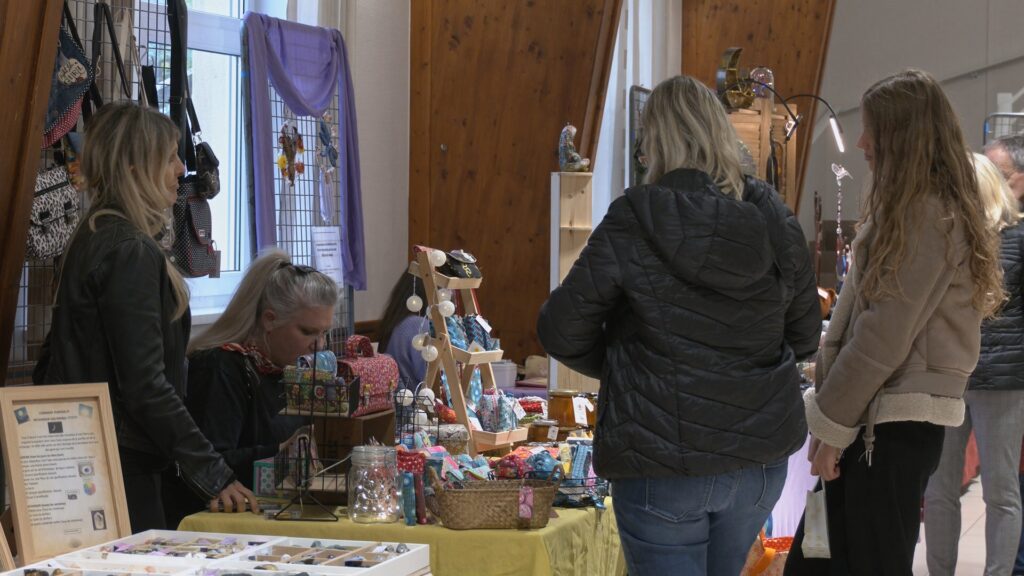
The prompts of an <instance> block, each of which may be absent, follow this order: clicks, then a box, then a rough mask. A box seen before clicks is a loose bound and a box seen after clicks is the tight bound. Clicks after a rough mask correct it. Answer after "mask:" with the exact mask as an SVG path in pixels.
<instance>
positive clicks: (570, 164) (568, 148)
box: [558, 123, 590, 172]
mask: <svg viewBox="0 0 1024 576" xmlns="http://www.w3.org/2000/svg"><path fill="white" fill-rule="evenodd" d="M575 138H576V127H575V126H573V125H572V124H568V123H566V125H565V128H562V135H561V136H560V137H559V138H558V169H559V170H561V171H562V172H586V171H587V170H588V169H589V168H590V158H583V157H582V156H580V154H579V152H577V151H576V146H575V145H574V144H573V140H574V139H575Z"/></svg>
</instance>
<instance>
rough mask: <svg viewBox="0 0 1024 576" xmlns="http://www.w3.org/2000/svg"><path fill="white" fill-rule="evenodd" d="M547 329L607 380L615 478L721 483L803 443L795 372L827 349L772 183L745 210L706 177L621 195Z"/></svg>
mask: <svg viewBox="0 0 1024 576" xmlns="http://www.w3.org/2000/svg"><path fill="white" fill-rule="evenodd" d="M537 329H538V333H539V336H540V340H541V342H542V343H543V345H544V348H545V349H546V350H547V352H548V353H549V354H550V355H551V356H553V357H555V358H557V359H558V360H559V361H561V362H563V363H564V364H566V365H568V366H569V367H571V368H573V369H575V370H578V371H580V372H582V373H584V374H586V375H588V376H592V377H595V378H600V380H601V393H600V396H599V398H598V421H597V434H596V440H595V468H596V470H597V472H598V473H599V474H601V475H602V476H603V477H605V478H630V477H653V476H671V475H708V474H719V473H725V472H729V471H732V470H737V469H740V468H745V467H749V466H753V465H760V464H767V463H771V462H775V461H777V460H779V459H781V458H783V457H785V456H787V455H789V454H791V453H793V452H794V451H796V450H797V448H799V447H800V446H801V445H802V444H803V442H804V440H805V439H806V434H807V427H806V423H805V421H804V408H803V401H802V400H801V397H800V389H799V382H800V378H799V375H798V373H797V369H796V365H795V361H796V359H797V358H803V357H808V356H810V355H812V354H813V353H814V352H815V351H816V350H817V345H818V337H819V335H820V331H821V316H820V308H819V305H818V298H817V292H816V289H815V282H814V275H813V272H812V270H811V266H810V257H809V254H808V251H807V244H806V242H805V240H804V236H803V232H802V230H801V229H800V226H799V224H798V223H797V221H796V218H795V217H794V216H793V215H792V214H791V213H790V211H789V210H788V209H787V208H786V207H785V206H784V205H783V204H782V202H781V201H780V200H779V198H778V195H777V194H776V193H775V192H774V191H773V190H772V189H771V188H770V187H769V186H768V185H767V184H765V183H764V182H761V181H759V180H755V179H752V178H751V179H748V180H747V181H746V188H745V190H744V200H743V201H742V202H741V201H736V200H733V199H730V198H727V197H726V196H724V195H723V194H721V193H720V192H719V191H718V189H717V188H716V187H715V185H714V184H713V183H712V181H711V179H710V178H709V177H708V176H707V175H706V174H704V173H703V172H699V171H696V170H676V171H673V172H670V173H669V174H666V175H665V176H664V177H663V178H662V179H661V180H660V181H659V182H658V184H657V185H653V186H640V187H636V188H631V189H629V190H627V191H626V194H625V196H624V197H623V198H619V199H618V200H616V201H615V202H613V203H612V205H611V206H610V207H609V209H608V214H607V215H606V216H605V218H604V220H603V221H602V222H601V224H600V225H599V226H598V227H597V229H596V230H594V233H593V235H592V236H591V238H590V241H589V242H588V244H587V247H586V248H585V249H584V250H583V253H582V254H581V255H580V258H579V260H577V261H576V263H575V264H574V265H573V268H572V270H571V271H570V272H569V274H568V276H566V278H565V281H564V282H562V285H561V286H560V287H559V288H557V289H556V290H555V291H554V292H552V293H551V297H550V298H549V299H548V301H547V302H546V303H545V304H544V306H543V308H542V309H541V313H540V319H539V320H538V327H537Z"/></svg>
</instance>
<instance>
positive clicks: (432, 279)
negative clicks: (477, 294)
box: [409, 252, 527, 456]
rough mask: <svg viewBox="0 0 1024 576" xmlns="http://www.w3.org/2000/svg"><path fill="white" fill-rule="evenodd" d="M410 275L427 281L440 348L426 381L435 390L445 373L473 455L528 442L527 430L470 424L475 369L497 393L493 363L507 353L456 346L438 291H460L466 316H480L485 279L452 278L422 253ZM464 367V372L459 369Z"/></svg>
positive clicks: (411, 264) (425, 288)
mask: <svg viewBox="0 0 1024 576" xmlns="http://www.w3.org/2000/svg"><path fill="white" fill-rule="evenodd" d="M409 273H410V274H412V275H414V276H416V277H417V278H419V279H420V280H422V281H423V288H424V290H425V291H426V294H427V302H426V305H427V306H428V310H429V311H430V312H429V313H430V320H431V321H432V322H433V323H434V334H435V337H434V338H433V339H432V340H431V344H432V345H433V346H434V347H436V348H437V358H436V359H434V360H433V361H432V362H430V363H429V364H428V365H427V375H426V378H425V380H424V382H425V383H426V385H427V386H430V387H431V388H434V386H435V382H437V381H438V380H439V379H440V378H439V376H440V374H441V373H442V371H443V372H444V374H445V378H446V379H447V380H448V389H449V391H450V392H451V396H452V398H451V400H452V404H454V407H455V415H456V417H457V418H458V421H459V423H460V424H462V425H463V426H465V427H466V430H468V431H469V445H468V449H469V454H470V455H471V456H476V455H477V454H478V453H480V452H486V451H489V450H501V449H507V448H511V447H512V444H513V443H515V442H521V441H523V440H526V432H527V429H526V428H516V429H514V430H510V431H507V432H485V431H483V430H478V429H477V430H475V429H474V427H473V426H472V425H471V424H470V422H469V416H468V413H467V412H466V396H465V395H466V392H467V390H468V389H469V383H470V380H471V379H472V377H473V370H474V369H475V368H480V378H481V383H482V384H483V387H484V388H485V389H486V388H491V389H494V390H495V391H496V390H497V386H496V385H495V383H494V371H493V370H492V369H491V362H497V361H499V360H501V357H502V355H503V354H504V352H503V351H502V350H487V351H482V352H469V351H468V350H463V349H461V348H457V347H455V346H452V344H451V339H450V337H449V335H448V326H447V324H445V319H444V316H441V313H440V312H439V311H438V309H437V304H438V303H439V299H438V296H437V290H438V288H448V289H449V290H451V291H452V292H453V293H455V292H456V291H458V292H459V295H460V297H461V298H460V300H461V302H462V306H463V312H464V314H466V315H469V314H477V309H476V301H475V300H474V299H473V294H472V290H473V289H474V288H479V287H480V283H481V282H482V281H483V279H482V278H452V277H449V276H445V275H443V274H441V273H440V272H437V271H436V270H434V267H433V266H431V265H430V262H429V260H428V253H426V252H420V253H417V255H416V260H414V261H412V262H411V263H410V264H409ZM460 366H461V371H460V369H459V367H460Z"/></svg>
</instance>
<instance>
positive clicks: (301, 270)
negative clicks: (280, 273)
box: [278, 262, 319, 276]
mask: <svg viewBox="0 0 1024 576" xmlns="http://www.w3.org/2000/svg"><path fill="white" fill-rule="evenodd" d="M281 268H291V269H293V270H295V273H296V274H298V275H300V276H305V275H306V274H312V273H313V272H319V270H317V269H316V268H313V267H312V266H306V265H305V264H292V263H291V262H281V265H280V266H278V269H281Z"/></svg>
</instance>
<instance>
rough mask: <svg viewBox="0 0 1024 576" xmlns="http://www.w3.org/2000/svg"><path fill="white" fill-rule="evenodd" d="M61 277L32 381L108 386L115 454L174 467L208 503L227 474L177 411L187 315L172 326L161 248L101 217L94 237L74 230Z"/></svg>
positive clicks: (123, 225)
mask: <svg viewBox="0 0 1024 576" xmlns="http://www.w3.org/2000/svg"><path fill="white" fill-rule="evenodd" d="M61 275H62V277H61V281H60V288H59V290H58V292H57V302H56V305H55V306H54V308H53V323H52V326H51V328H50V333H49V334H47V337H46V345H45V347H44V350H43V353H42V356H41V357H40V359H39V363H38V364H37V365H36V369H35V372H34V373H33V381H34V382H35V383H36V384H69V383H77V382H108V383H109V385H110V400H111V403H112V404H113V408H114V427H115V429H116V432H117V445H118V448H120V449H121V450H122V451H125V450H128V451H133V452H137V453H142V454H146V455H150V456H154V457H155V458H154V459H153V461H154V462H162V463H163V464H164V465H170V464H171V463H172V462H174V461H175V460H176V461H177V462H178V463H179V464H180V466H181V469H182V472H183V473H184V474H185V475H186V476H187V477H188V479H189V480H190V482H191V484H192V485H193V486H192V487H193V489H195V490H196V491H197V492H200V493H202V495H203V496H204V497H205V498H206V499H207V500H209V499H211V498H213V497H215V496H216V495H217V494H218V493H219V492H220V491H221V490H222V489H223V488H224V487H225V486H226V485H227V484H228V483H230V482H231V481H232V480H233V479H234V474H233V473H232V471H231V469H230V468H228V466H227V464H226V463H225V462H224V459H223V458H222V457H221V456H220V454H217V452H215V451H214V450H213V445H211V444H210V442H209V441H208V440H207V439H206V438H205V437H204V436H203V434H202V432H200V431H199V428H198V427H197V426H196V424H195V422H193V421H192V418H191V417H190V416H189V414H188V412H187V411H186V410H185V403H184V401H183V400H182V397H183V396H184V395H185V346H186V344H187V343H188V336H189V329H190V317H189V314H188V313H187V312H186V313H185V316H183V317H181V318H179V319H178V320H173V319H172V316H173V314H174V310H175V307H176V305H175V299H174V294H173V289H172V286H171V281H170V278H169V276H168V275H167V268H166V265H165V258H164V254H163V251H162V250H161V248H160V246H159V245H158V244H157V243H156V242H155V241H154V240H153V239H152V238H149V237H148V236H146V235H145V234H143V233H142V232H140V231H139V230H138V229H137V228H135V227H134V226H132V225H131V224H129V223H128V221H127V220H124V219H123V218H119V217H116V216H102V217H100V218H99V219H98V220H97V226H96V231H95V232H92V231H90V230H89V229H88V227H84V228H82V230H81V231H80V232H79V233H78V235H77V237H76V238H75V240H74V242H72V244H71V247H70V248H69V249H68V251H67V254H66V255H65V264H64V268H63V270H62V273H61ZM157 471H158V470H154V472H157ZM245 472H246V473H248V472H249V471H248V470H246V471H245Z"/></svg>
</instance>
